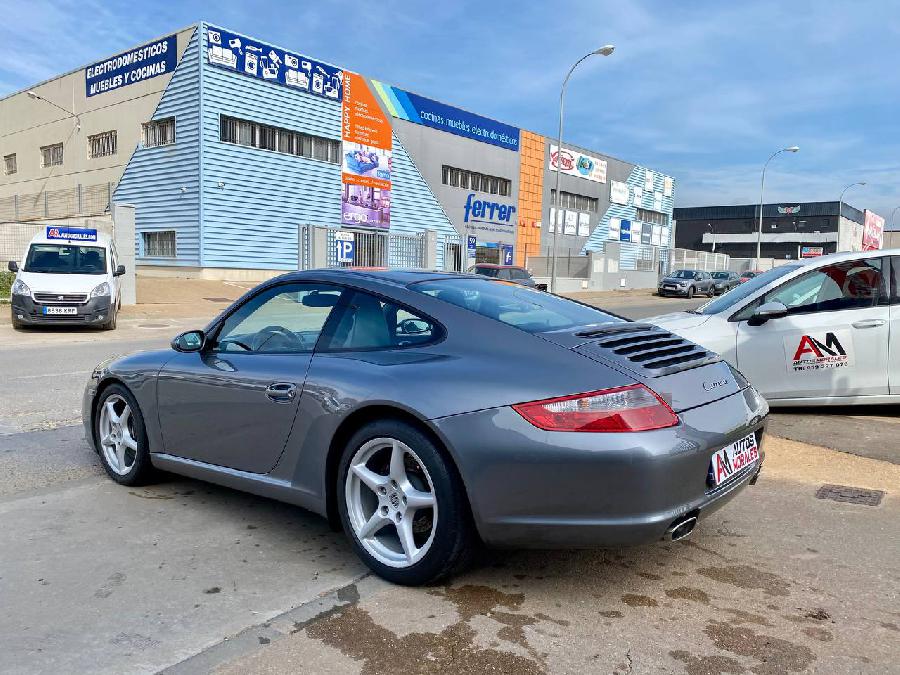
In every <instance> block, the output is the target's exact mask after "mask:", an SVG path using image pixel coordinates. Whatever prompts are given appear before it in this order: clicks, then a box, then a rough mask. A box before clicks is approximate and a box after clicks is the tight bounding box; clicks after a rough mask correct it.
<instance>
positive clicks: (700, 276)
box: [694, 272, 703, 281]
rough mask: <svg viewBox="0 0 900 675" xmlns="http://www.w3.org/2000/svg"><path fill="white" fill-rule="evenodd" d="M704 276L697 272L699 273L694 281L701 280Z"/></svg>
mask: <svg viewBox="0 0 900 675" xmlns="http://www.w3.org/2000/svg"><path fill="white" fill-rule="evenodd" d="M702 278H703V275H702V274H700V273H699V272H697V274H695V275H694V281H700V280H701V279H702Z"/></svg>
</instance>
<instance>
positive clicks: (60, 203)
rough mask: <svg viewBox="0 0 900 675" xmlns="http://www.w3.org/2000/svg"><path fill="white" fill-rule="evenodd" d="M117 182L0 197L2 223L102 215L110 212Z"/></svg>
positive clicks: (0, 221) (79, 185)
mask: <svg viewBox="0 0 900 675" xmlns="http://www.w3.org/2000/svg"><path fill="white" fill-rule="evenodd" d="M115 189H116V184H115V183H96V184H94V185H81V184H80V183H79V184H78V185H76V186H75V187H72V188H67V189H64V190H42V191H41V192H36V193H26V194H14V195H10V196H8V197H0V223H22V222H28V221H32V220H55V219H59V218H76V217H84V216H102V215H104V214H106V213H108V212H109V204H110V201H111V199H112V195H113V192H114V191H115Z"/></svg>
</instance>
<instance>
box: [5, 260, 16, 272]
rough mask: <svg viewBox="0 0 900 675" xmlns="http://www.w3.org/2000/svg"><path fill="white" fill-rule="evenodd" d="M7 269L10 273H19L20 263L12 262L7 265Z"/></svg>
mask: <svg viewBox="0 0 900 675" xmlns="http://www.w3.org/2000/svg"><path fill="white" fill-rule="evenodd" d="M6 269H8V270H9V271H10V272H18V271H19V263H17V262H16V261H15V260H10V261H9V262H8V263H6Z"/></svg>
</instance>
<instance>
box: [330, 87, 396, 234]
mask: <svg viewBox="0 0 900 675" xmlns="http://www.w3.org/2000/svg"><path fill="white" fill-rule="evenodd" d="M341 105H342V120H341V141H342V146H343V147H342V151H341V152H342V159H341V222H342V223H344V224H345V225H355V226H357V227H374V228H379V229H385V230H386V229H388V228H389V227H390V225H391V148H392V145H393V137H392V135H391V124H390V122H389V121H388V119H387V117H385V115H384V114H382V112H381V108H380V107H379V105H378V103H377V102H376V100H375V97H374V96H372V92H371V91H370V90H369V87H368V85H367V84H366V81H365V79H364V78H363V77H362V76H361V75H359V74H357V73H350V72H347V71H344V99H343V101H342V104H341Z"/></svg>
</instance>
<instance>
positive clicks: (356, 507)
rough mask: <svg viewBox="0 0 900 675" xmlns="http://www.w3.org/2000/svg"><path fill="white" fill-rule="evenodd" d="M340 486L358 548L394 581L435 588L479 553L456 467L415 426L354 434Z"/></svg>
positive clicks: (394, 424)
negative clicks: (435, 585)
mask: <svg viewBox="0 0 900 675" xmlns="http://www.w3.org/2000/svg"><path fill="white" fill-rule="evenodd" d="M335 489H336V494H337V502H338V511H339V513H340V517H341V524H342V525H343V527H344V532H346V534H347V537H348V538H349V539H350V543H351V544H352V545H353V548H354V549H355V550H356V553H357V555H359V557H360V558H361V559H362V560H363V562H364V563H366V565H368V567H369V568H370V569H371V570H372V571H373V572H375V573H376V574H377V575H378V576H380V577H382V578H384V579H386V580H388V581H391V582H393V583H395V584H402V585H405V586H419V585H423V584H433V583H435V582H437V581H440V580H441V579H444V578H445V577H448V576H450V575H451V574H454V573H455V572H457V571H459V570H460V569H462V568H463V567H464V566H465V565H466V564H468V562H469V561H470V559H471V557H472V555H473V554H474V553H475V552H476V551H477V548H478V539H477V536H476V535H475V527H474V524H473V522H472V516H471V512H470V510H469V503H468V500H467V498H466V493H465V490H464V488H463V485H462V481H461V480H460V478H459V476H458V475H457V473H456V469H455V467H454V466H453V465H452V463H451V461H450V460H449V458H447V457H446V456H445V455H444V453H443V452H442V451H441V450H440V449H439V448H438V447H436V446H435V444H434V443H433V442H432V441H431V440H430V439H429V438H428V437H427V436H426V435H425V434H423V433H422V432H421V431H419V430H418V429H416V428H415V427H413V426H411V425H409V424H406V423H404V422H400V421H397V420H390V419H386V420H379V421H376V422H372V423H370V424H367V425H365V426H364V427H362V428H361V429H360V430H359V431H357V432H356V433H355V434H353V437H352V438H351V439H350V440H349V442H348V443H347V446H346V448H344V452H343V455H342V457H341V463H340V466H339V469H338V472H337V484H336V485H335ZM414 504H415V505H416V506H415V507H414V506H413V505H414Z"/></svg>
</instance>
